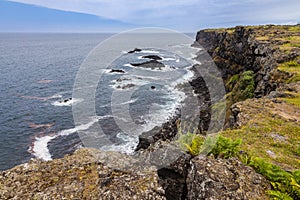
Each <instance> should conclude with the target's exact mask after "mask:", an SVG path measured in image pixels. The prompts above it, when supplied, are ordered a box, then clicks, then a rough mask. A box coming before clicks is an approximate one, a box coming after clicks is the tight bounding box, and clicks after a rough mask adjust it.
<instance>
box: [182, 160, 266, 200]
mask: <svg viewBox="0 0 300 200" xmlns="http://www.w3.org/2000/svg"><path fill="white" fill-rule="evenodd" d="M269 188H270V185H269V184H268V182H267V181H266V180H265V178H263V177H262V176H261V175H259V174H257V173H255V172H254V171H253V169H252V168H250V167H247V166H244V165H243V164H242V163H241V162H240V161H238V160H237V159H229V160H220V159H214V158H209V157H205V156H198V157H196V158H194V159H192V160H191V163H190V170H189V172H188V176H187V190H188V194H187V199H190V200H195V199H203V200H204V199H211V200H219V199H268V197H267V196H266V194H265V190H266V189H269Z"/></svg>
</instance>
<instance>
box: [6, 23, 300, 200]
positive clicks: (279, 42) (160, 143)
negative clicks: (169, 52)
mask: <svg viewBox="0 0 300 200" xmlns="http://www.w3.org/2000/svg"><path fill="white" fill-rule="evenodd" d="M293 30H296V31H293ZM298 30H300V28H299V26H271V25H270V26H258V27H241V26H238V27H235V28H231V29H207V30H201V31H199V32H198V34H197V36H196V42H195V44H194V46H197V43H198V44H200V45H201V46H203V47H205V49H206V50H207V51H208V53H209V55H210V56H211V57H212V59H213V60H214V62H215V63H216V65H217V67H218V68H219V70H220V71H221V73H222V78H223V80H224V83H225V86H226V92H227V104H228V105H229V106H228V108H227V111H226V123H225V125H224V126H225V128H228V127H230V128H234V129H226V130H225V131H224V133H222V134H224V135H225V136H228V137H231V138H236V137H237V136H238V137H243V142H244V144H245V146H244V147H243V148H244V149H243V150H246V151H247V152H250V153H253V154H254V155H256V156H257V155H258V156H261V157H262V158H264V159H266V160H268V161H270V162H272V163H274V164H277V165H278V166H281V167H283V168H284V169H288V170H294V169H298V167H299V164H297V163H296V162H295V160H297V159H299V156H300V155H296V154H295V153H294V152H293V153H292V154H291V153H290V152H289V151H287V153H286V154H284V153H282V149H279V150H278V152H277V151H275V150H276V149H275V147H276V146H275V147H274V148H273V146H274V145H275V144H276V145H277V146H279V147H278V148H287V149H289V148H291V146H295V145H296V146H297V144H294V143H292V142H294V141H296V142H297V138H298V140H299V139H300V138H299V136H298V135H297V131H298V130H300V125H299V118H298V116H299V115H300V112H299V107H298V106H299V105H300V103H299V104H298V101H299V98H300V96H299V94H300V85H299V83H300V80H298V79H297V76H298V74H297V73H298V72H295V73H291V72H290V71H288V70H289V69H288V70H287V69H286V68H284V66H285V65H284V64H285V63H286V62H292V61H293V62H294V60H295V62H298V60H299V59H300V50H299V46H297V45H298V37H299V31H298ZM282 38H293V39H294V38H297V41H296V44H295V43H293V42H295V41H294V40H293V41H292V40H289V39H286V40H283V39H282ZM287 41H288V42H287ZM299 41H300V40H299ZM286 44H291V45H286ZM283 47H284V48H283ZM287 47H289V48H287ZM290 47H291V48H290ZM135 51H139V49H135V50H133V51H132V52H131V53H134V52H135ZM202 55H203V54H201V53H200V54H199V55H198V59H202V57H201V56H202ZM297 59H298V60H297ZM299 61H300V60H299ZM156 62H158V61H156ZM247 71H252V72H253V76H252V74H251V73H248V74H247V75H248V76H247V77H246V75H245V74H244V73H245V72H247ZM249 74H250V75H249ZM245 77H246V78H247V79H246V78H245ZM244 79H246V80H250V79H251V80H252V82H253V87H252V88H250V89H249V88H244V87H242V83H243V81H244ZM252 82H250V83H251V84H252ZM189 84H190V85H191V86H192V87H193V89H194V92H195V93H196V94H197V95H198V97H199V98H200V100H201V102H203V107H202V108H201V112H200V113H199V116H200V119H199V120H200V123H199V127H198V129H199V130H200V132H201V131H203V132H205V131H206V128H207V124H209V122H210V118H211V104H210V102H211V99H210V97H209V94H208V91H207V88H206V86H205V82H204V81H203V79H201V77H198V78H196V79H194V80H192V81H191V82H190V83H189ZM245 90H246V91H247V92H249V94H248V93H247V95H248V96H246V97H247V98H244V96H242V95H241V94H243V92H245ZM289 95H290V96H289ZM248 98H254V99H248ZM247 99H248V100H247ZM179 117H180V116H176V117H174V118H173V119H171V120H170V121H169V122H167V123H165V124H163V125H162V127H157V128H155V129H153V130H152V131H150V132H147V133H143V134H142V135H141V136H140V138H139V139H140V143H139V145H138V148H137V151H136V153H137V155H139V156H141V157H143V156H144V157H143V158H145V159H144V160H142V163H140V161H141V160H136V159H135V157H132V156H127V155H125V154H121V153H118V152H101V151H99V150H95V149H85V148H83V149H79V150H77V151H76V152H75V153H74V154H72V155H67V156H65V157H64V158H61V159H55V160H53V161H48V162H46V161H41V160H38V159H32V160H31V161H30V162H29V163H26V164H23V165H19V166H16V167H14V168H13V169H10V170H6V171H3V172H1V173H0V199H170V200H171V199H172V200H174V199H178V200H179V199H190V200H194V199H216V200H217V199H268V198H269V196H268V195H267V194H266V191H267V190H269V189H271V188H272V186H271V184H270V182H269V181H267V179H266V178H265V177H263V176H262V175H260V174H258V173H256V172H255V170H254V169H253V168H251V167H249V166H246V165H244V164H243V163H242V162H241V161H240V160H238V159H237V158H230V159H223V158H213V157H207V156H205V155H198V156H191V155H190V154H188V153H186V152H180V156H178V157H176V160H174V162H172V163H169V164H168V165H165V166H162V167H157V166H155V165H152V164H151V163H152V162H154V160H153V159H152V157H151V153H153V152H158V155H161V156H164V157H163V158H167V157H170V156H172V153H173V152H175V151H172V148H173V146H172V144H174V141H172V139H173V138H174V137H175V136H176V134H177V124H178V123H179ZM268 117H270V122H269V121H268V123H271V122H272V123H274V122H273V121H274V120H281V121H279V122H278V121H276V124H272V126H273V127H280V126H284V124H283V123H286V124H287V125H288V126H289V127H292V128H293V129H291V130H289V132H292V131H294V132H293V133H295V134H292V135H288V134H289V133H287V135H284V134H285V133H284V132H283V130H282V129H279V128H278V129H274V128H269V127H268V126H267V125H268V124H265V123H263V124H262V125H260V124H259V123H260V122H261V121H263V120H266V119H268ZM299 117H300V116H299ZM256 118H258V119H257V121H255V120H256ZM272 120H273V121H272ZM282 121H283V122H282ZM278 124H279V125H278ZM248 126H250V128H249V129H248ZM260 126H262V129H259V132H253V130H254V129H255V128H260ZM269 129H270V133H269V132H267V131H269ZM252 133H253V134H252ZM298 133H299V132H298ZM261 134H263V135H261ZM245 135H246V136H245ZM268 137H272V138H273V139H274V140H276V141H278V140H281V141H282V140H284V143H278V142H277V143H275V142H273V143H271V144H274V145H273V146H272V145H270V146H268V145H269V144H267V143H265V145H262V144H260V143H258V142H259V141H261V140H264V138H268ZM273 139H272V140H273ZM253 141H256V142H257V143H258V145H260V149H261V150H260V151H258V150H257V148H256V149H254V150H253V151H252V149H249V148H250V146H251V145H253V146H255V145H256V144H255V142H253ZM290 143H291V144H290ZM283 144H286V145H289V146H287V147H285V146H283ZM170 145H171V147H170ZM280 145H281V146H280ZM298 145H300V144H298ZM168 148H169V149H170V148H171V151H163V150H164V149H168ZM268 148H270V149H268ZM276 148H277V147H276ZM160 152H161V153H160ZM268 152H269V154H268ZM270 152H272V153H273V154H271V153H270ZM279 152H280V153H279ZM281 154H282V155H281ZM148 155H149V156H148ZM270 155H273V156H275V157H271V156H270ZM281 156H282V157H281ZM158 158H160V157H159V156H158ZM277 158H279V159H277ZM282 158H286V160H283V159H282Z"/></svg>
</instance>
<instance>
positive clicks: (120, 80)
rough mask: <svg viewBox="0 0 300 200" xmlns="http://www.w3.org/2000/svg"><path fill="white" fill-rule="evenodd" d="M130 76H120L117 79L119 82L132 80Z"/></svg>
mask: <svg viewBox="0 0 300 200" xmlns="http://www.w3.org/2000/svg"><path fill="white" fill-rule="evenodd" d="M130 80H131V79H130V78H118V79H117V80H116V81H117V82H122V81H130Z"/></svg>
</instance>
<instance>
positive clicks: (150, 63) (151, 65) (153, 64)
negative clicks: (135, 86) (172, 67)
mask: <svg viewBox="0 0 300 200" xmlns="http://www.w3.org/2000/svg"><path fill="white" fill-rule="evenodd" d="M130 64H131V65H132V66H134V67H142V68H147V69H159V70H161V69H162V68H164V67H165V65H164V64H163V63H161V62H158V61H156V60H150V61H147V62H142V63H130Z"/></svg>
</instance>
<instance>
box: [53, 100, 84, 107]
mask: <svg viewBox="0 0 300 200" xmlns="http://www.w3.org/2000/svg"><path fill="white" fill-rule="evenodd" d="M78 102H82V99H66V100H59V101H54V102H52V103H51V104H52V105H53V106H72V105H73V104H75V103H78Z"/></svg>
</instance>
